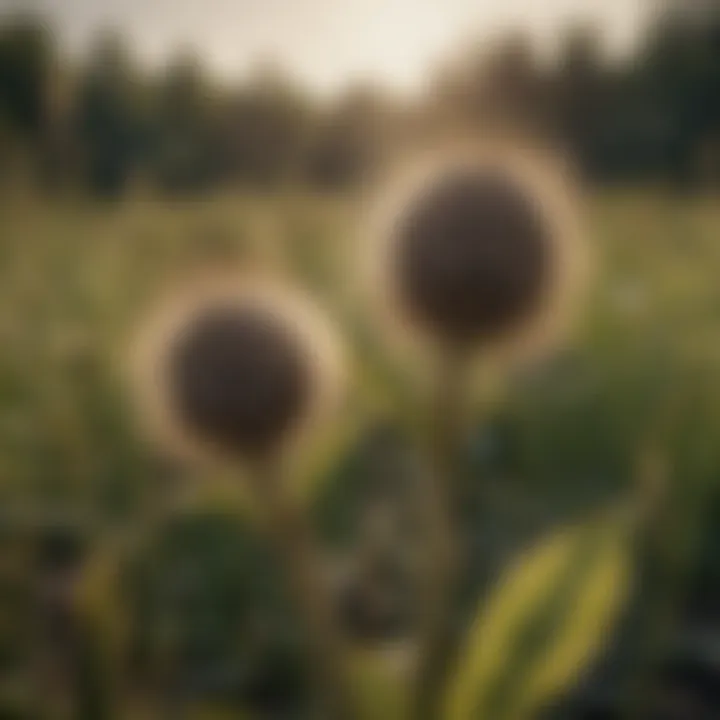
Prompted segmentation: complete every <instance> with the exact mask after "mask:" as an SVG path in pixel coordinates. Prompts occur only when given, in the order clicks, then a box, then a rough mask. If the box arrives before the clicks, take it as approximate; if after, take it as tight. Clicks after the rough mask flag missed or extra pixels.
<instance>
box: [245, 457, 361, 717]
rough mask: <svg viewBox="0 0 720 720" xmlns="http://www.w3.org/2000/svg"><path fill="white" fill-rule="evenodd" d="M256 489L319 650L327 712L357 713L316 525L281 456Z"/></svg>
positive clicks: (272, 538)
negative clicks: (287, 483) (288, 483)
mask: <svg viewBox="0 0 720 720" xmlns="http://www.w3.org/2000/svg"><path fill="white" fill-rule="evenodd" d="M257 475H258V477H257V478H256V484H255V492H256V495H257V499H258V504H259V506H260V510H261V512H262V513H263V515H264V520H265V530H266V532H267V534H268V537H269V539H270V541H271V542H272V544H273V545H274V547H275V551H276V553H277V555H278V557H279V559H280V561H281V562H282V564H283V566H284V570H285V573H286V574H287V581H288V588H289V591H290V593H291V594H292V597H293V600H294V602H295V604H296V606H297V608H298V610H299V611H300V612H301V613H302V615H303V618H304V621H305V623H306V625H307V630H308V632H309V639H310V642H311V648H310V649H311V651H312V653H313V655H314V658H313V660H314V662H313V670H314V672H315V675H316V681H317V683H318V686H319V690H320V692H321V698H320V699H321V701H322V703H323V705H324V710H325V713H326V717H328V718H331V719H332V720H347V719H348V718H352V717H354V715H355V713H354V712H353V711H352V704H351V698H352V693H351V689H350V686H349V680H348V674H347V666H346V663H347V652H346V648H345V643H344V640H343V637H342V634H341V632H340V630H339V628H338V626H337V622H336V616H335V611H334V608H333V605H332V600H331V597H330V595H329V593H328V588H327V584H326V582H325V580H324V578H323V573H322V569H321V566H320V562H319V559H318V556H317V554H316V552H315V548H314V547H313V546H314V541H313V537H312V533H311V531H310V528H309V527H308V525H307V522H306V518H305V516H304V514H303V512H302V510H301V509H300V508H299V507H298V505H297V504H296V503H295V502H294V501H293V498H292V497H291V496H290V494H289V493H288V492H287V489H286V488H285V487H284V486H283V482H282V480H283V478H282V477H281V472H280V468H279V463H278V462H276V461H273V462H270V463H266V464H265V465H263V466H262V467H260V468H258V472H257Z"/></svg>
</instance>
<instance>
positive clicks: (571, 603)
mask: <svg viewBox="0 0 720 720" xmlns="http://www.w3.org/2000/svg"><path fill="white" fill-rule="evenodd" d="M628 529H629V528H628V523H627V521H626V519H623V518H619V517H617V516H612V517H605V518H603V519H602V520H600V521H592V522H589V523H587V524H584V525H580V526H576V527H571V528H565V529H562V530H560V531H558V532H556V533H555V534H554V535H552V536H551V537H550V538H548V539H546V540H544V541H542V542H540V543H538V544H537V545H536V546H534V547H532V548H530V550H529V551H528V552H526V553H525V554H524V555H523V556H522V557H521V558H520V559H519V560H518V561H517V562H516V563H515V564H514V565H513V566H512V567H511V568H510V569H508V570H507V571H506V572H505V574H504V575H503V576H502V577H501V579H500V581H499V582H498V585H497V586H496V588H495V589H494V591H493V592H492V594H491V596H490V599H489V600H488V602H487V605H486V606H484V607H482V608H481V609H480V610H479V612H478V614H477V616H476V618H475V621H474V623H473V626H472V629H471V631H470V633H469V635H468V640H467V644H466V647H465V649H464V651H463V652H462V656H461V658H460V663H459V665H458V672H457V674H456V676H455V677H454V679H453V680H452V681H451V685H450V688H449V692H448V696H447V705H446V713H445V715H444V717H447V718H449V720H470V719H471V718H492V719H493V720H499V719H500V718H503V719H510V718H512V719H513V720H519V719H520V718H531V717H533V716H534V714H535V713H536V712H537V711H538V710H539V709H540V708H542V707H543V706H545V705H546V704H547V703H549V702H550V701H551V700H552V699H553V698H554V697H555V696H556V695H558V694H559V693H561V692H562V691H563V690H564V689H566V688H568V687H569V686H570V685H571V684H572V683H573V682H575V681H576V680H577V678H578V675H579V674H580V673H581V672H582V670H583V669H584V668H586V667H587V665H588V664H589V663H590V662H591V661H592V660H593V659H594V657H595V656H596V655H597V654H598V653H599V651H600V650H601V649H602V647H603V642H604V640H605V639H606V638H607V637H608V634H609V633H608V630H609V629H610V628H611V627H612V626H613V624H614V623H615V621H616V620H617V618H618V616H619V614H620V612H621V610H622V608H623V607H624V604H625V599H626V597H627V595H628V590H629V586H630V576H631V563H630V553H629V550H628V540H629V537H630V535H629V533H628Z"/></svg>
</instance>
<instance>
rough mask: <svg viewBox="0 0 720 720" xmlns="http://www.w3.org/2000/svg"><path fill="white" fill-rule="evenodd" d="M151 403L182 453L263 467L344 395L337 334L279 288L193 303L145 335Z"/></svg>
mask: <svg viewBox="0 0 720 720" xmlns="http://www.w3.org/2000/svg"><path fill="white" fill-rule="evenodd" d="M145 338H146V339H145V341H144V342H143V341H142V340H141V342H140V349H141V353H140V354H139V360H140V363H139V365H138V367H139V368H140V369H141V370H142V375H141V382H142V384H141V386H140V388H141V400H142V401H143V402H144V405H145V409H149V411H150V413H149V414H150V416H151V418H150V419H151V420H153V421H154V425H155V428H156V429H159V430H160V431H161V432H162V434H163V439H164V440H166V441H168V440H169V441H170V442H171V443H172V444H173V447H174V449H176V450H180V451H181V452H182V451H183V450H188V449H189V450H191V451H194V450H197V449H202V450H205V451H206V450H213V451H215V452H218V451H219V453H220V454H221V455H223V456H226V457H235V458H238V457H239V458H243V459H249V460H257V459H259V458H262V457H265V456H267V455H269V454H271V453H274V452H276V451H278V450H281V449H284V447H285V446H286V445H287V444H288V441H289V440H290V439H291V438H292V437H293V436H295V435H296V434H297V433H298V431H299V430H300V429H302V428H303V427H304V426H305V425H306V424H307V422H308V421H309V420H310V419H311V418H312V417H313V416H314V415H315V414H316V411H317V410H318V409H319V408H320V406H325V405H326V400H327V399H328V395H329V394H332V393H333V391H334V390H335V388H336V386H337V381H338V380H339V377H338V362H337V360H338V355H337V349H336V347H335V346H334V344H333V342H332V334H331V333H330V332H329V329H328V328H327V326H326V325H324V323H322V321H321V320H320V318H319V317H318V315H317V314H316V313H315V312H314V309H313V308H312V307H311V306H309V305H308V304H307V303H306V302H305V300H304V298H299V297H290V296H288V295H287V294H283V292H282V291H276V290H275V289H273V288H269V287H259V286H242V285H241V286H240V287H239V288H238V287H234V286H233V285H224V286H222V285H215V286H211V287H207V288H204V289H201V290H200V292H199V293H191V294H190V295H189V296H188V297H185V298H183V299H182V300H181V301H180V302H178V303H176V304H175V305H172V306H170V309H169V310H168V309H166V310H165V311H164V312H162V313H161V314H160V315H159V317H158V318H157V319H155V321H154V322H153V323H151V324H150V325H149V327H148V328H146V329H145Z"/></svg>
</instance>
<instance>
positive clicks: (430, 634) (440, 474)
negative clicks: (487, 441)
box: [411, 354, 465, 720]
mask: <svg viewBox="0 0 720 720" xmlns="http://www.w3.org/2000/svg"><path fill="white" fill-rule="evenodd" d="M464 371H465V367H464V363H463V360H462V358H461V357H459V356H456V355H451V354H448V355H446V356H445V357H444V359H443V362H442V364H441V366H440V368H439V370H438V373H437V378H436V385H435V397H434V402H433V407H432V412H433V425H432V433H433V435H432V442H431V447H432V469H431V472H430V474H429V475H428V476H427V477H426V478H424V483H425V485H424V487H423V492H422V501H423V506H424V520H425V523H426V528H427V532H428V558H427V560H428V567H427V572H426V578H425V579H426V585H425V587H424V590H423V593H422V594H421V597H422V601H423V608H422V619H421V620H422V625H421V634H420V646H419V652H418V666H417V675H416V678H415V688H414V694H413V712H412V716H411V717H412V719H413V720H426V719H427V720H430V719H431V718H439V717H440V713H441V702H442V695H443V690H444V688H445V685H446V678H447V673H448V668H449V665H450V662H451V659H452V655H453V651H454V649H455V645H456V633H455V628H454V617H455V613H454V604H455V602H454V601H455V593H456V589H457V578H458V574H459V572H458V571H459V552H458V544H457V540H456V537H455V529H456V528H455V523H454V515H455V512H454V493H453V484H454V481H455V479H456V478H455V475H456V473H457V455H458V442H459V440H460V437H461V431H462V414H463V413H462V410H463V391H464V389H465V383H464V376H465V372H464Z"/></svg>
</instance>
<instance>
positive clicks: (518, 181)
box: [370, 143, 587, 718]
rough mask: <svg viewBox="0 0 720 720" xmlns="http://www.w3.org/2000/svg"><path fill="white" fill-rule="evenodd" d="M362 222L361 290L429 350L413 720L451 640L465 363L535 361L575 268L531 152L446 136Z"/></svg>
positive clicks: (568, 300) (571, 225) (572, 293)
mask: <svg viewBox="0 0 720 720" xmlns="http://www.w3.org/2000/svg"><path fill="white" fill-rule="evenodd" d="M383 198H384V200H383V202H382V203H379V204H378V208H377V210H376V214H375V216H374V217H373V220H372V224H371V227H372V235H373V238H374V244H373V246H372V251H371V252H372V258H371V261H372V263H371V268H370V278H371V280H372V283H371V286H372V287H373V288H374V289H375V292H376V294H377V295H378V299H379V300H380V304H381V306H382V307H384V308H391V309H392V313H391V317H392V318H394V320H395V322H394V334H395V335H396V336H398V335H399V336H400V337H401V338H405V339H406V340H407V342H408V343H410V344H414V345H416V346H418V347H422V350H421V352H422V354H423V356H424V357H426V358H428V359H429V361H430V362H429V363H428V365H429V372H428V375H429V382H428V383H427V387H428V395H429V397H428V399H427V408H426V411H425V412H426V414H427V417H428V418H430V422H429V423H428V426H427V428H426V431H427V442H426V445H427V447H428V449H429V455H430V467H431V470H430V472H429V473H428V474H427V478H426V482H425V483H424V487H423V492H422V498H423V499H424V507H425V522H426V530H427V533H428V555H427V557H428V567H427V572H426V582H425V586H424V592H423V593H422V598H423V605H424V609H423V611H422V616H423V622H422V627H421V630H420V638H419V650H418V657H417V667H416V677H415V682H414V692H413V694H412V698H413V699H412V701H411V707H412V710H411V716H412V717H413V718H434V717H441V712H442V709H441V704H442V699H443V692H444V689H445V686H446V681H447V675H448V672H449V669H450V665H451V661H452V659H453V657H454V651H455V650H456V645H457V641H458V638H457V637H456V632H455V629H454V627H453V619H454V615H455V613H454V612H453V609H454V593H455V591H456V590H457V586H458V581H459V578H460V576H461V569H462V550H461V548H460V547H459V542H458V539H457V530H456V527H457V522H456V521H457V511H458V507H457V505H458V502H459V498H458V492H457V491H458V481H459V478H458V476H459V474H461V472H462V470H461V467H462V459H461V455H462V449H463V445H464V442H465V438H466V433H467V430H468V427H467V422H468V417H469V413H470V412H471V410H472V409H473V408H472V406H471V402H472V394H473V384H474V377H475V375H477V368H478V367H480V368H481V371H482V369H487V368H488V367H489V366H490V365H491V364H492V363H495V364H496V365H499V366H502V367H508V366H511V365H512V364H513V363H517V362H526V361H527V359H528V358H531V357H532V356H539V355H541V354H542V353H543V352H545V351H546V350H547V349H548V348H550V347H552V345H553V343H554V342H556V341H557V340H558V337H559V335H560V333H561V332H563V331H564V329H565V328H566V327H567V326H568V324H569V321H570V319H571V317H570V313H569V311H570V310H572V309H574V307H575V300H576V298H577V296H578V290H579V289H580V288H581V287H582V286H583V282H584V279H585V275H586V271H587V265H586V260H587V258H586V256H585V255H584V253H583V252H582V247H581V243H582V238H581V230H580V223H579V221H578V211H577V201H576V199H575V198H574V197H573V193H572V190H571V184H570V181H569V179H568V177H567V174H566V173H565V172H563V170H562V169H561V167H560V166H559V164H558V163H557V162H556V161H552V160H551V158H550V157H549V156H546V155H544V154H542V153H540V152H539V151H537V150H536V151H532V152H531V151H529V150H521V149H520V148H518V147H516V146H511V145H508V144H506V143H502V144H501V143H497V144H492V145H491V144H486V145H482V146H478V145H477V144H458V145H456V146H454V147H451V148H445V149H444V150H443V151H442V152H441V153H438V154H433V155H431V156H428V157H424V158H422V159H420V160H419V161H418V160H416V161H414V162H413V163H412V164H409V165H408V166H407V167H406V168H404V169H403V171H401V172H399V173H398V174H397V176H396V177H395V178H392V179H391V180H390V181H389V182H388V183H387V186H386V187H385V188H384V189H383Z"/></svg>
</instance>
